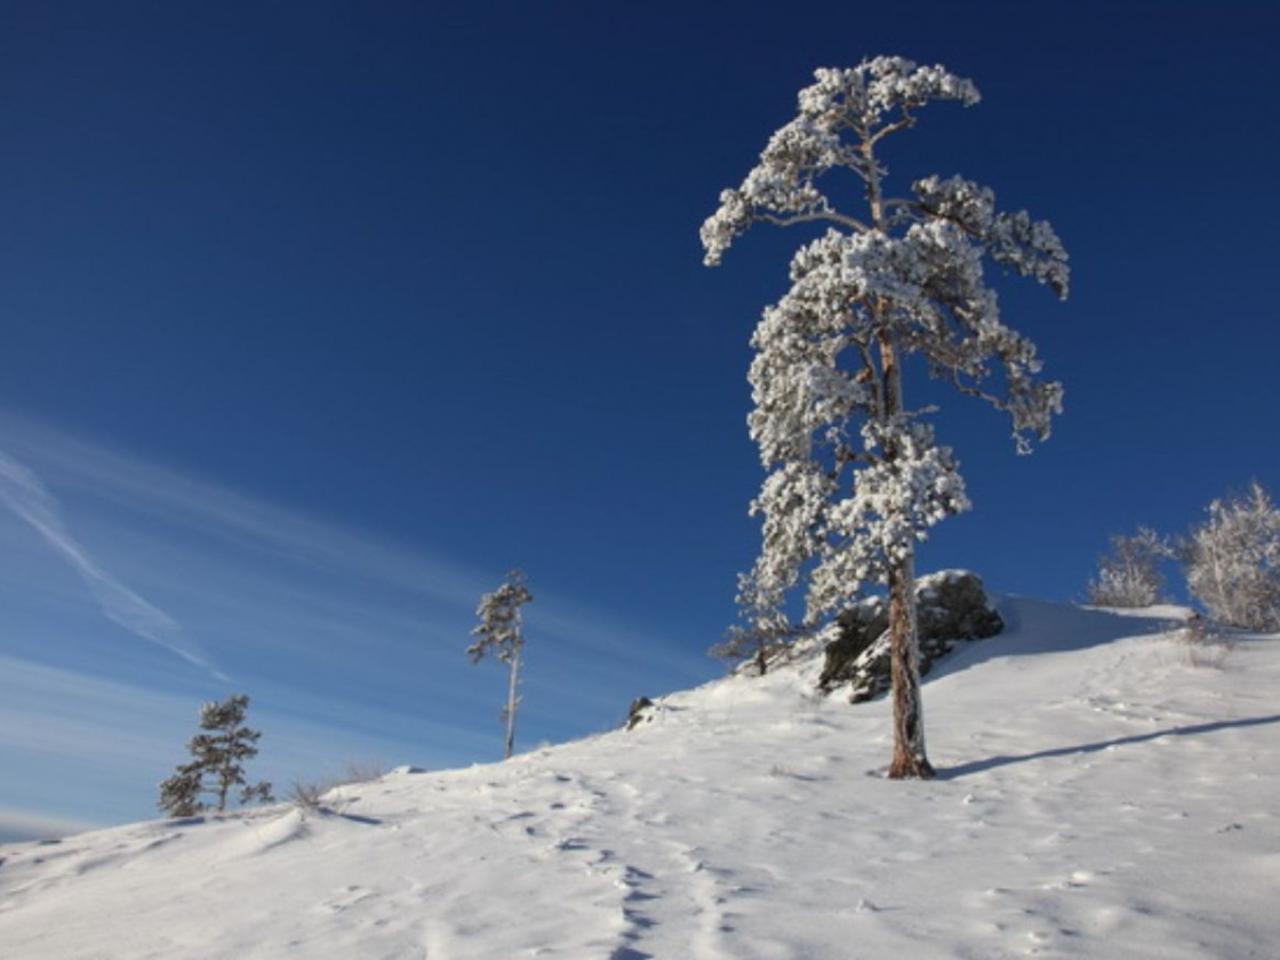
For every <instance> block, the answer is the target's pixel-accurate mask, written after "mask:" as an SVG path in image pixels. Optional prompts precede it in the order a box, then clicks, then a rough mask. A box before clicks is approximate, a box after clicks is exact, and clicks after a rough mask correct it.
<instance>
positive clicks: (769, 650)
mask: <svg viewBox="0 0 1280 960" xmlns="http://www.w3.org/2000/svg"><path fill="white" fill-rule="evenodd" d="M782 599H783V598H782V595H781V592H779V591H767V590H766V589H765V588H764V586H763V579H762V578H761V577H760V576H758V565H757V569H754V570H752V571H751V572H750V573H742V574H739V575H738V596H737V603H738V617H739V622H738V623H736V624H734V625H732V626H731V627H729V629H728V630H726V631H725V634H724V639H723V640H722V641H721V642H720V643H718V644H716V645H715V646H713V647H712V648H711V649H710V650H708V651H707V652H708V653H709V654H710V655H711V656H713V657H718V658H720V659H722V660H729V661H734V660H751V661H753V662H754V663H755V667H756V671H757V672H758V673H759V674H760V676H762V677H763V676H764V675H765V673H766V672H767V671H768V668H769V659H770V657H771V656H774V655H775V654H776V653H777V652H778V651H780V650H782V649H784V648H785V647H786V645H787V644H788V643H790V642H791V640H792V639H793V638H794V637H795V634H796V630H795V628H794V627H793V626H792V625H791V622H790V620H789V619H788V618H787V615H786V613H785V612H783V610H782Z"/></svg>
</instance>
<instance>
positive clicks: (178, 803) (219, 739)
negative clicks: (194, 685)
mask: <svg viewBox="0 0 1280 960" xmlns="http://www.w3.org/2000/svg"><path fill="white" fill-rule="evenodd" d="M248 708H249V698H248V697H247V696H245V695H244V694H238V695H236V696H232V697H228V698H227V699H226V700H224V701H223V702H222V703H206V704H205V705H204V706H203V707H201V708H200V729H201V730H202V731H205V732H203V733H199V734H196V736H194V737H192V738H191V740H190V741H188V743H187V749H188V750H189V751H190V752H191V758H192V759H191V760H190V761H189V762H187V763H184V764H181V765H180V766H179V767H178V769H177V771H176V772H175V773H174V774H173V776H171V777H169V778H168V779H167V780H165V781H164V782H162V783H161V784H160V800H159V802H158V804H157V805H158V806H159V807H160V809H161V810H165V811H167V812H168V813H169V814H170V815H171V816H175V817H189V816H192V815H194V814H196V813H199V812H200V811H201V810H206V809H208V808H209V807H210V806H213V808H214V809H216V810H219V811H221V810H225V809H226V807H227V795H228V794H229V793H230V792H231V790H232V789H233V788H235V787H240V788H241V790H240V802H241V803H249V802H251V801H254V800H257V801H261V802H264V803H265V802H269V801H270V800H271V799H272V797H271V784H270V783H267V782H266V781H261V782H259V783H255V784H250V783H248V781H246V779H245V774H244V761H245V760H249V759H251V758H253V757H256V756H257V755H258V747H257V743H258V740H259V738H261V736H262V733H261V731H258V730H251V729H249V728H248V727H246V726H245V725H244V719H245V712H246V711H247V710H248ZM209 780H211V781H212V783H211V784H210V783H209V782H207V781H209ZM204 793H211V794H213V795H214V797H216V803H214V804H206V803H204V802H202V801H201V800H200V796H201V794H204Z"/></svg>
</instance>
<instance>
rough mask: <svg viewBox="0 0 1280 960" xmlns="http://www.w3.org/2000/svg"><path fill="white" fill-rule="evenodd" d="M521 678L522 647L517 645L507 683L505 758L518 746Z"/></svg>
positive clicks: (508, 758) (503, 755) (503, 756)
mask: <svg viewBox="0 0 1280 960" xmlns="http://www.w3.org/2000/svg"><path fill="white" fill-rule="evenodd" d="M519 679H520V649H519V648H518V647H517V648H516V652H515V655H514V656H513V657H512V658H511V679H510V683H509V684H508V685H507V710H506V714H507V740H506V748H505V751H504V752H503V754H502V758H503V759H504V760H510V759H511V754H512V752H513V751H514V750H515V746H516V684H517V683H518V682H519Z"/></svg>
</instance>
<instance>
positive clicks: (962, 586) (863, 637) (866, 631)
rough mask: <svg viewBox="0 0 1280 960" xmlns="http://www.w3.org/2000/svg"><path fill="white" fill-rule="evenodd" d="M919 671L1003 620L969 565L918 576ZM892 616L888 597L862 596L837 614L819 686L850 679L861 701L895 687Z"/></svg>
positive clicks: (991, 632)
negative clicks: (891, 669) (890, 631)
mask: <svg viewBox="0 0 1280 960" xmlns="http://www.w3.org/2000/svg"><path fill="white" fill-rule="evenodd" d="M915 595H916V626H917V631H918V633H919V643H920V675H921V676H924V675H925V674H927V673H928V672H929V669H930V668H931V667H932V666H933V663H934V661H935V660H937V659H938V658H939V657H942V656H945V655H946V654H947V653H949V652H951V650H952V649H953V648H954V647H955V645H956V643H957V642H959V641H961V640H981V639H984V638H986V637H993V636H995V635H996V634H997V633H999V632H1000V631H1001V630H1003V629H1004V621H1003V620H1001V619H1000V614H998V613H997V612H996V611H995V610H994V609H993V608H992V607H991V605H990V604H989V603H988V601H987V594H986V591H985V590H984V589H983V587H982V580H981V578H979V577H978V575H977V574H975V573H970V572H969V571H967V570H943V571H941V572H939V573H933V574H930V575H928V576H925V577H921V578H920V579H918V580H917V581H916V585H915ZM888 626H889V617H888V608H887V604H886V603H885V600H884V598H883V597H872V598H869V599H867V600H864V601H862V602H861V603H860V604H858V605H857V606H856V607H852V608H850V609H849V610H846V611H845V612H844V613H842V614H840V616H839V617H837V618H836V622H835V625H834V632H835V637H834V638H833V639H831V640H830V641H829V642H828V643H827V645H826V659H825V661H824V663H823V667H822V674H821V675H820V676H819V678H818V688H819V689H820V690H822V691H823V692H825V693H831V692H832V691H833V690H835V689H836V688H837V687H840V686H843V685H844V684H849V701H850V702H851V703H861V702H862V701H863V700H870V699H871V698H873V697H876V696H878V695H879V694H881V693H884V692H885V691H886V690H888V689H889V686H890V682H891V681H890V675H889V634H888Z"/></svg>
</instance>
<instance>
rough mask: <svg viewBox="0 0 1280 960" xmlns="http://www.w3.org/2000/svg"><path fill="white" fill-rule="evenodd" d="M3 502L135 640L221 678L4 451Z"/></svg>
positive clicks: (0, 472)
mask: <svg viewBox="0 0 1280 960" xmlns="http://www.w3.org/2000/svg"><path fill="white" fill-rule="evenodd" d="M0 503H3V504H4V505H5V506H6V507H8V508H9V509H10V510H12V511H13V512H14V513H15V514H17V515H18V516H19V517H20V518H22V519H23V520H25V521H26V522H27V523H28V524H30V525H31V526H32V527H33V528H34V529H35V530H36V532H38V533H39V534H40V536H42V537H43V538H44V540H45V542H46V543H47V544H48V545H49V546H50V547H51V548H52V549H53V550H54V551H55V552H56V553H57V554H58V555H59V556H61V557H62V558H63V559H64V560H66V562H67V563H69V564H70V565H71V567H72V568H73V569H74V570H75V571H76V573H78V574H79V575H80V577H81V579H83V580H84V582H85V584H86V586H88V588H89V590H90V592H91V593H92V594H93V596H94V599H95V600H97V602H98V606H99V607H100V608H101V609H102V613H103V614H104V615H105V616H106V617H107V618H108V619H109V620H112V621H114V622H115V623H118V624H119V625H120V626H122V627H124V628H125V629H126V630H128V631H129V632H130V633H132V634H133V635H134V636H136V637H140V638H142V639H143V640H149V641H150V642H151V643H155V644H159V645H160V646H162V647H164V648H166V649H167V650H170V651H172V652H173V653H176V654H177V655H178V656H180V657H182V658H183V659H185V660H188V661H190V662H191V663H194V664H196V665H197V666H200V667H203V668H205V669H207V670H210V671H211V672H213V673H214V674H215V675H217V676H221V675H220V674H218V672H217V670H215V669H214V668H213V666H212V664H211V663H210V662H209V658H208V656H207V655H206V654H205V653H204V651H202V650H201V649H200V648H199V646H198V645H197V644H196V643H195V642H194V641H192V640H191V639H190V638H189V637H186V636H184V635H183V631H182V627H181V626H180V625H179V624H178V622H177V621H176V620H174V619H173V617H171V616H169V614H167V613H165V612H164V611H163V610H161V609H160V608H159V607H157V606H155V605H154V604H151V603H149V602H147V601H146V600H145V599H143V598H142V597H140V596H139V595H138V594H137V593H135V592H134V591H133V590H130V589H129V588H128V587H127V586H125V585H124V584H123V583H121V582H120V581H119V580H117V579H116V578H115V577H113V576H112V575H111V574H110V573H108V572H107V571H106V570H104V569H103V568H102V566H101V565H100V564H99V563H98V562H97V561H96V560H95V559H94V558H93V557H92V556H90V555H89V552H88V551H87V550H86V549H85V548H84V546H83V545H82V544H81V543H80V542H79V541H77V540H76V538H75V537H74V536H72V534H71V532H70V530H68V529H67V525H66V523H65V522H64V521H63V519H62V515H61V511H60V509H59V506H58V503H57V501H56V500H55V499H54V498H53V496H52V495H51V494H50V493H49V491H48V490H47V489H46V488H45V486H44V484H43V483H41V482H40V478H39V477H37V476H36V475H35V473H33V472H32V471H31V470H29V469H27V467H25V466H23V465H22V464H21V463H19V462H18V461H17V460H15V459H13V457H11V456H9V455H8V454H6V453H4V452H3V451H0Z"/></svg>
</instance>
